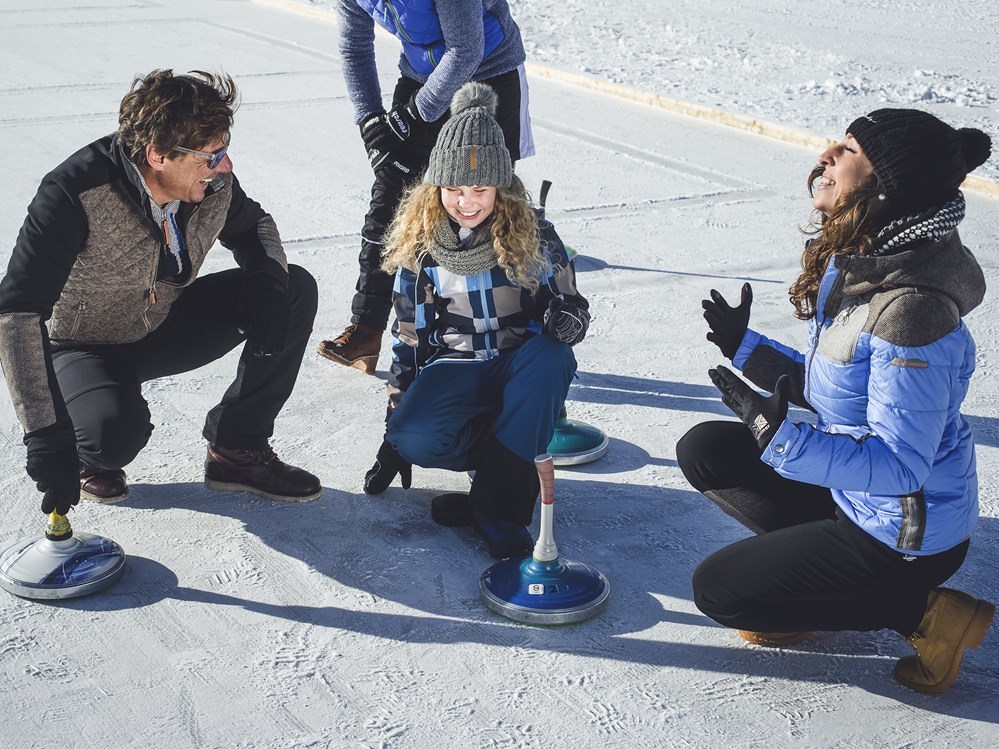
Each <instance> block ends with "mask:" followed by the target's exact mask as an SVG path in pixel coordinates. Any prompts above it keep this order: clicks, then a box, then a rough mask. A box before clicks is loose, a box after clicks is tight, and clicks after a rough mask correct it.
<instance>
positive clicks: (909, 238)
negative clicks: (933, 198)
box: [871, 190, 964, 255]
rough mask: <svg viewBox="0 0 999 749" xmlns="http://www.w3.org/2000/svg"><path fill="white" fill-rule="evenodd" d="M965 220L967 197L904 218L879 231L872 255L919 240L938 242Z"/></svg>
mask: <svg viewBox="0 0 999 749" xmlns="http://www.w3.org/2000/svg"><path fill="white" fill-rule="evenodd" d="M963 218H964V194H963V193H962V192H961V191H960V190H958V192H957V195H956V196H954V197H953V198H952V199H951V200H950V201H949V202H947V203H945V204H944V205H943V207H942V208H931V209H929V210H928V211H924V212H923V213H920V214H917V215H915V216H905V217H904V218H900V219H897V220H895V221H892V222H891V223H890V224H888V225H887V226H886V227H885V228H884V229H882V230H881V231H880V232H878V236H877V240H876V241H877V245H876V249H875V250H874V252H872V253H871V254H872V255H891V254H894V253H896V252H899V251H901V250H902V249H903V248H904V247H905V246H906V245H908V244H911V243H913V242H915V241H916V240H919V239H930V240H938V239H942V238H943V237H945V236H946V235H947V234H949V233H950V232H952V231H953V230H954V229H955V228H956V227H957V225H958V224H959V223H961V220H962V219H963Z"/></svg>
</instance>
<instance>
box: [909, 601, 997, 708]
mask: <svg viewBox="0 0 999 749" xmlns="http://www.w3.org/2000/svg"><path fill="white" fill-rule="evenodd" d="M995 613H996V607H995V606H994V605H993V604H991V603H989V602H988V601H982V600H979V599H978V598H975V597H974V596H969V595H968V594H967V593H962V592H961V591H959V590H951V589H950V588H937V589H936V590H931V591H930V595H929V598H928V600H927V606H926V613H925V614H923V620H922V621H921V622H919V626H918V627H916V631H915V632H913V633H912V634H911V635H909V636H908V637H906V638H905V639H906V640H907V641H908V643H909V644H910V645H912V647H914V648H915V649H916V654H915V655H907V656H905V657H904V658H900V659H899V661H898V663H896V664H895V678H896V679H898V680H899V681H900V682H902V683H903V684H905V686H907V687H910V688H912V689H915V690H916V691H917V692H927V693H929V694H939V693H940V692H943V691H944V690H946V689H947V688H948V687H949V686H950V685H951V684H953V683H954V679H956V678H957V674H958V672H959V671H960V670H961V659H962V658H963V657H964V649H965V648H977V647H978V646H979V645H980V644H981V642H982V638H984V637H985V631H986V630H987V629H988V628H989V625H990V624H991V623H992V617H994V616H995Z"/></svg>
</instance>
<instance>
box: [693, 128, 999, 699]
mask: <svg viewBox="0 0 999 749" xmlns="http://www.w3.org/2000/svg"><path fill="white" fill-rule="evenodd" d="M990 151H991V141H990V139H989V137H988V136H987V135H986V134H985V133H983V132H982V131H980V130H975V129H971V128H963V129H961V130H955V129H954V128H952V127H950V126H948V125H946V124H945V123H943V122H941V121H940V120H939V119H937V118H936V117H933V116H932V115H930V114H927V113H925V112H920V111H916V110H909V109H880V110H877V111H875V112H871V113H870V114H869V115H866V116H864V117H860V118H859V119H857V120H855V121H854V122H853V124H851V125H850V127H849V129H848V130H847V134H846V137H845V138H844V139H843V140H842V141H841V142H840V143H837V144H836V145H834V146H831V147H830V148H828V149H826V150H825V151H824V152H823V153H822V154H821V155H820V156H819V164H818V166H817V167H816V168H815V169H813V171H812V173H811V175H810V177H809V180H808V187H809V192H810V193H811V194H812V196H813V198H812V205H813V206H814V207H815V209H816V210H817V211H818V212H819V214H820V217H821V219H820V222H819V223H818V225H816V226H815V227H814V231H813V233H814V235H815V236H814V237H813V238H812V239H810V240H809V241H808V242H807V244H806V247H805V251H804V253H803V255H802V273H801V275H800V276H799V277H798V279H797V280H796V281H795V282H794V284H793V285H792V286H791V289H790V297H791V302H792V304H793V305H794V307H795V311H796V316H797V317H798V318H800V319H802V320H808V324H809V343H808V350H807V352H806V353H805V354H804V355H802V354H800V353H798V352H797V351H794V350H792V349H790V348H788V347H786V346H784V345H782V344H780V343H777V342H775V341H772V340H770V339H768V338H765V337H764V336H762V335H761V334H759V333H757V332H756V331H753V330H751V329H749V328H748V323H749V312H750V304H751V302H752V291H751V289H750V288H749V285H748V284H746V285H745V286H744V287H743V291H742V301H741V303H740V304H739V306H738V307H731V306H729V305H728V304H727V302H726V301H725V299H724V298H723V297H722V295H721V294H719V293H718V292H717V291H715V290H712V291H711V299H709V300H705V301H704V304H703V306H704V309H705V312H704V317H705V319H706V320H707V321H708V324H709V326H710V328H711V332H710V333H708V340H710V341H712V342H714V343H715V344H717V346H718V347H719V348H720V349H721V351H722V353H723V354H724V355H725V356H726V357H727V358H729V359H731V361H732V363H733V365H735V367H737V368H738V369H740V370H742V372H743V374H744V375H745V376H746V377H747V378H749V379H750V380H751V381H752V382H753V383H754V384H756V385H758V386H759V387H761V388H763V389H765V390H767V391H768V392H771V393H773V395H771V396H769V397H765V396H763V395H760V394H759V393H757V392H756V391H755V390H753V389H752V388H750V387H749V386H747V385H746V384H745V383H744V382H743V381H742V380H741V379H740V378H739V377H738V376H736V375H735V374H734V373H733V372H731V371H730V370H728V369H726V368H725V367H722V366H718V367H716V368H715V369H712V370H711V371H710V372H709V374H710V376H711V380H712V381H713V382H714V384H715V385H716V386H717V387H718V389H719V390H720V391H721V394H722V400H723V401H724V402H725V404H726V405H728V406H729V407H730V408H731V409H732V410H733V411H734V412H735V413H736V415H738V416H739V417H740V418H741V419H742V421H743V422H745V424H742V423H738V422H735V423H733V422H706V423H703V424H700V425H698V426H696V427H694V428H693V429H691V430H690V431H689V432H687V434H686V435H684V437H683V438H682V439H681V440H680V441H679V442H678V443H677V447H676V454H677V461H678V462H679V464H680V468H681V469H682V470H683V473H684V475H685V476H686V477H687V480H688V481H690V483H691V484H692V485H693V486H694V488H696V489H697V490H699V491H701V492H702V493H704V494H705V495H706V496H707V497H708V498H710V499H711V500H712V501H714V502H715V503H716V504H718V505H719V506H720V507H721V508H722V509H723V510H724V511H725V512H727V513H728V514H729V515H731V516H732V517H734V518H735V519H736V520H738V521H739V522H741V523H742V524H743V525H745V526H746V527H747V528H749V529H750V530H752V531H754V532H755V533H757V534H759V535H757V536H756V537H753V538H749V539H746V540H743V541H739V542H737V543H735V544H732V545H731V546H728V547H726V548H724V549H721V550H720V551H717V552H715V553H714V554H712V555H711V556H710V557H708V558H707V559H706V560H704V561H703V562H702V563H701V564H700V566H698V568H697V570H696V571H695V572H694V577H693V587H694V601H695V603H696V604H697V607H698V608H699V609H700V610H701V611H703V612H704V613H705V614H707V615H708V616H709V617H711V618H712V619H714V620H715V621H717V622H719V623H721V624H724V625H725V626H727V627H734V628H736V629H739V630H740V635H741V636H742V637H743V638H744V639H746V640H748V641H749V642H752V643H756V644H758V645H764V646H771V647H779V646H782V645H787V644H791V643H794V642H797V641H799V640H801V639H803V638H805V637H808V636H809V635H810V634H811V630H858V631H866V630H876V629H883V628H887V629H894V630H895V631H897V632H899V633H900V634H901V635H902V636H903V637H905V639H906V640H907V641H908V642H909V643H910V644H911V645H912V646H913V647H914V648H915V651H916V653H915V655H909V656H906V657H904V658H902V659H901V660H899V661H898V663H897V664H896V666H895V671H894V674H895V678H896V679H897V680H898V681H900V682H901V683H903V684H905V685H906V686H908V687H911V688H912V689H916V690H919V691H921V692H933V693H936V692H942V691H944V690H945V689H947V688H948V687H949V686H950V685H951V684H952V683H953V681H954V679H955V678H956V677H957V674H958V671H959V669H960V665H961V659H962V657H963V653H964V649H965V648H966V647H977V646H978V644H979V643H980V642H981V640H982V638H983V637H984V635H985V631H986V630H987V629H988V627H989V624H990V623H991V621H992V618H993V615H994V614H995V606H994V605H993V604H991V603H989V602H987V601H982V600H979V599H977V598H974V597H973V596H971V595H968V594H967V593H964V592H961V591H957V590H952V589H949V588H941V587H939V586H940V585H942V584H943V583H944V582H945V581H946V580H947V579H948V578H950V577H951V576H952V575H953V574H954V573H955V572H957V570H958V568H960V566H961V564H962V563H963V561H964V558H965V554H966V553H967V551H968V544H969V539H970V536H971V534H972V531H973V530H974V528H975V523H976V521H977V519H978V478H977V473H976V469H975V446H974V439H973V436H972V432H971V427H970V426H969V424H968V421H967V420H966V419H965V418H964V416H962V415H961V412H960V406H961V402H962V401H963V400H964V397H965V395H966V393H967V391H968V384H969V381H970V379H971V375H972V372H973V371H974V368H975V344H974V341H973V340H972V337H971V334H970V332H969V331H968V328H967V327H966V326H965V324H964V322H963V321H962V318H963V317H964V316H965V315H966V314H968V313H969V312H970V311H971V310H973V309H974V308H975V307H977V306H978V305H979V304H980V303H981V301H982V298H983V296H984V294H985V278H984V275H983V273H982V269H981V268H980V267H979V265H978V262H977V261H976V260H975V258H974V256H973V255H972V254H971V252H970V251H969V250H968V249H967V248H966V247H964V246H963V245H962V243H961V239H960V237H959V236H958V232H957V226H958V224H959V223H960V221H961V220H962V219H963V218H964V207H965V204H964V196H963V195H962V194H961V192H960V190H959V189H958V187H959V185H960V184H961V182H962V181H963V180H964V178H965V176H966V175H967V173H968V172H969V171H971V170H972V169H974V168H976V167H977V166H979V165H981V164H983V163H984V162H985V161H986V159H988V157H989V154H990ZM788 401H791V402H792V403H795V404H797V405H799V406H801V407H803V408H807V409H810V410H813V411H815V412H816V414H817V423H816V424H815V426H812V425H810V424H808V423H795V422H793V421H791V419H789V418H788V413H787V404H788ZM747 426H748V427H749V428H748V429H747V428H746V427H747Z"/></svg>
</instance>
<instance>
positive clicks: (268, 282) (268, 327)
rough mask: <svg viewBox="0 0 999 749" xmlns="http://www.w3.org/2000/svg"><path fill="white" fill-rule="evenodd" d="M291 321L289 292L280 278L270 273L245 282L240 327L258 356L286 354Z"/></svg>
mask: <svg viewBox="0 0 999 749" xmlns="http://www.w3.org/2000/svg"><path fill="white" fill-rule="evenodd" d="M290 319H291V303H290V302H289V301H288V292H287V291H285V289H284V288H283V287H282V286H281V284H280V282H278V280H277V279H276V278H274V277H273V276H271V275H269V274H267V273H251V274H250V275H248V276H247V277H246V278H245V279H243V288H242V289H241V290H240V292H239V300H238V301H237V303H236V327H237V328H239V332H240V333H243V334H244V335H245V336H246V342H247V345H248V346H249V347H250V351H251V352H253V355H254V356H270V355H271V354H277V353H280V352H281V351H283V350H284V344H285V342H286V341H287V340H288V325H289V322H290Z"/></svg>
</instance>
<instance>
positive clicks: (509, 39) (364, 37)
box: [337, 0, 526, 123]
mask: <svg viewBox="0 0 999 749" xmlns="http://www.w3.org/2000/svg"><path fill="white" fill-rule="evenodd" d="M337 19H338V21H339V25H340V42H339V47H340V55H341V58H342V59H343V63H344V70H343V74H344V79H345V80H346V83H347V92H348V94H349V95H350V101H351V103H352V104H353V106H354V122H355V123H360V122H362V121H363V120H365V119H367V118H368V117H369V116H371V115H372V114H374V113H376V112H380V111H383V110H384V108H385V104H384V103H383V102H382V95H381V86H380V85H379V82H378V70H377V67H376V65H375V49H374V39H375V23H377V24H378V25H379V26H381V27H382V28H384V29H386V30H387V31H389V33H391V34H392V35H393V36H395V37H396V38H397V39H399V41H400V42H401V43H402V54H401V55H400V57H399V70H400V71H401V72H402V74H403V75H404V76H406V77H408V78H412V79H413V80H415V81H418V82H420V83H422V84H423V87H422V88H421V89H420V91H419V93H417V95H416V107H417V109H419V111H420V115H421V116H422V117H423V118H424V119H425V120H426V121H427V122H433V121H435V120H437V119H439V118H440V116H441V115H442V114H444V113H445V112H446V111H447V108H448V107H449V106H450V104H451V99H452V98H453V97H454V94H455V92H456V91H457V90H458V89H459V88H461V87H462V85H464V84H465V83H467V82H468V81H481V80H485V79H487V78H494V77H496V76H498V75H502V74H503V73H508V72H510V71H511V70H514V69H516V68H517V66H518V65H520V64H521V63H523V62H524V60H525V57H526V55H525V53H524V44H523V41H522V40H521V37H520V29H519V28H518V27H517V24H516V23H515V22H514V20H513V18H512V17H511V16H510V6H509V5H508V4H507V0H339V1H338V3H337Z"/></svg>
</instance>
